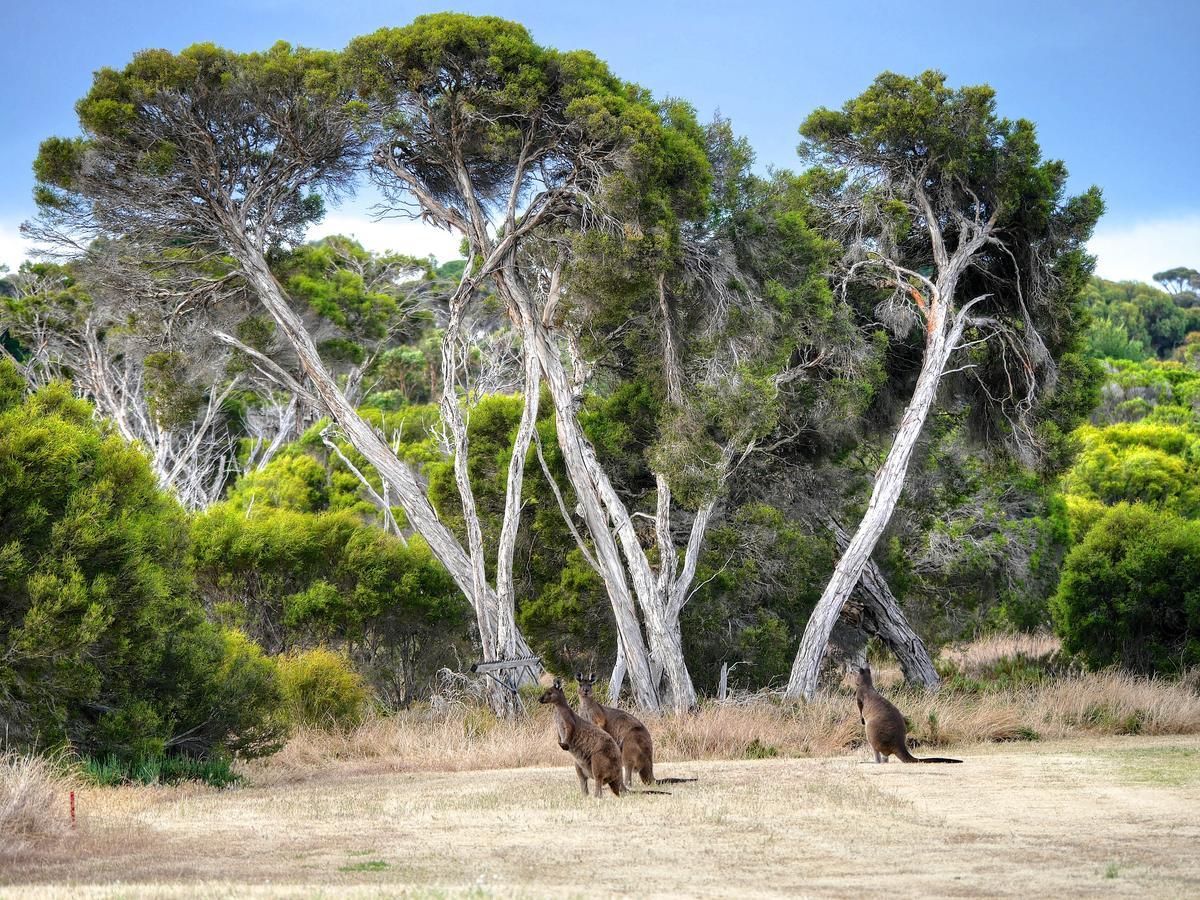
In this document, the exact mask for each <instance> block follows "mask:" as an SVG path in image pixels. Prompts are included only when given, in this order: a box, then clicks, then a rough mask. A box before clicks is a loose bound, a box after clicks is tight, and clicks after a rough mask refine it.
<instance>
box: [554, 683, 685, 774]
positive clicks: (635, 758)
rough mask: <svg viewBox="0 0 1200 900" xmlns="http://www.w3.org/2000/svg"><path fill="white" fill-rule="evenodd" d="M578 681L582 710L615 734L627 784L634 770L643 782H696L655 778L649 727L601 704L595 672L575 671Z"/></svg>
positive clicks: (580, 707) (652, 746)
mask: <svg viewBox="0 0 1200 900" xmlns="http://www.w3.org/2000/svg"><path fill="white" fill-rule="evenodd" d="M575 680H576V681H578V682H579V711H580V712H581V713H583V716H584V718H586V719H591V720H592V721H593V722H594V723H596V724H597V725H599V726H600V727H601V728H603V729H604V730H605V731H607V732H608V733H609V734H611V735H612V737H613V740H614V741H616V742H617V746H618V747H620V748H621V768H622V771H623V775H624V778H625V787H632V786H633V773H634V772H636V773H637V774H638V775H639V776H640V777H641V779H642V783H643V784H682V783H683V782H685V781H695V780H696V779H695V778H655V777H654V743H653V741H651V740H650V730H649V729H648V728H646V726H645V725H643V724H642V723H641V721H640V720H639V719H638V718H637V717H636V716H632V715H630V714H629V713H627V712H625V711H624V710H622V709H617V708H616V707H613V706H602V705H600V703H598V702H597V701H596V698H595V697H594V696H592V685H594V684H595V683H596V673H595V672H593V673H592V674H591V675H590V676H588V677H587V678H584V677H583V675H582V674H580V673H578V672H576V673H575Z"/></svg>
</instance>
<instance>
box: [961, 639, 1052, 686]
mask: <svg viewBox="0 0 1200 900" xmlns="http://www.w3.org/2000/svg"><path fill="white" fill-rule="evenodd" d="M1061 652H1062V640H1061V639H1059V637H1058V636H1057V635H1055V634H1051V633H1050V632H1048V631H1040V632H1036V633H1034V634H1022V633H1020V632H1012V633H1004V632H998V633H996V634H991V635H988V636H986V637H981V638H977V639H976V640H974V641H971V642H970V643H968V644H963V645H959V646H953V647H947V648H946V649H944V650H943V651H942V652H941V655H940V659H941V660H942V661H943V662H948V663H950V664H952V665H953V666H954V667H955V668H957V669H958V670H960V671H961V672H963V673H964V674H966V675H972V676H977V675H980V674H983V673H984V672H986V671H987V670H988V669H990V668H992V667H993V666H995V665H996V664H997V663H999V662H1001V661H1003V660H1015V659H1020V658H1024V659H1027V660H1032V661H1036V662H1040V663H1047V662H1050V661H1052V660H1054V659H1055V658H1056V657H1058V656H1059V654H1060V653H1061Z"/></svg>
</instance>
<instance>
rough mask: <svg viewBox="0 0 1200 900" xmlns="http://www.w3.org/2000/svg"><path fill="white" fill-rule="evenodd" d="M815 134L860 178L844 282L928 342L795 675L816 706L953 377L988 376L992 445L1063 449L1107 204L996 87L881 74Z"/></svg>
mask: <svg viewBox="0 0 1200 900" xmlns="http://www.w3.org/2000/svg"><path fill="white" fill-rule="evenodd" d="M801 132H802V134H803V135H804V137H805V138H806V139H807V141H808V149H809V150H810V152H811V153H812V154H813V155H814V156H815V157H816V158H818V159H819V160H820V161H822V162H824V163H826V164H827V165H830V166H832V167H835V168H838V169H840V170H842V171H843V172H844V173H845V174H846V177H847V179H848V180H847V182H846V184H845V187H844V189H843V190H842V191H841V192H840V193H838V194H837V195H836V196H835V198H834V200H833V201H832V202H833V203H834V204H836V205H838V207H839V208H838V209H837V210H836V211H833V212H834V214H832V215H830V216H829V220H830V221H835V222H840V223H842V224H843V226H844V229H843V230H842V231H841V233H840V234H839V235H838V237H839V238H840V239H841V240H842V241H843V242H844V243H845V244H846V246H847V256H846V263H845V270H844V273H843V283H844V284H849V283H853V282H860V283H865V284H867V285H869V286H871V287H874V288H876V289H879V290H881V291H883V292H884V296H885V299H884V300H883V301H882V302H881V303H880V305H879V307H878V314H879V316H880V318H881V319H883V320H884V321H886V322H888V323H889V324H891V325H892V327H893V330H894V331H895V332H896V333H897V334H898V335H901V336H902V335H904V334H906V333H907V332H908V331H909V329H910V328H911V327H912V326H913V325H914V324H915V325H918V326H920V329H921V331H922V333H923V339H924V358H923V362H922V366H921V370H920V373H919V375H918V377H917V381H916V385H915V387H914V389H913V393H912V397H911V399H910V401H909V403H908V405H907V407H906V408H905V410H904V413H903V415H902V417H901V420H900V423H899V425H898V427H897V429H896V433H895V438H894V440H893V442H892V445H891V448H890V449H889V451H888V453H887V456H886V458H885V460H884V463H883V465H882V467H881V468H880V469H879V471H878V473H877V474H876V477H875V483H874V487H873V490H872V492H871V497H870V500H869V502H868V504H867V508H866V511H865V513H864V514H863V518H862V520H861V522H860V523H859V525H858V528H857V529H856V531H855V532H854V534H853V536H852V537H851V538H850V541H849V543H848V544H847V546H846V548H845V551H844V552H843V554H842V556H841V559H839V561H838V564H837V566H836V567H835V569H834V572H833V576H832V578H831V579H830V581H829V584H828V586H827V587H826V589H825V592H824V593H823V594H822V596H821V599H820V601H819V602H818V604H817V607H816V609H815V610H814V611H813V614H812V618H811V619H810V621H809V623H808V626H807V628H806V629H805V633H804V637H803V639H802V640H801V643H800V648H799V651H798V652H797V655H796V660H795V664H794V665H793V667H792V674H791V678H790V680H789V682H788V689H787V692H788V694H789V695H790V696H803V697H805V698H811V697H812V696H813V694H814V692H815V691H816V689H817V676H818V672H819V667H820V662H821V658H822V656H823V654H824V652H825V647H826V644H827V642H828V640H829V634H830V631H831V630H832V628H833V626H834V623H835V622H836V621H837V617H838V614H839V612H840V611H841V609H842V606H843V604H844V603H845V602H846V600H847V598H848V597H849V596H850V594H851V592H852V591H853V590H854V589H855V586H856V585H857V584H858V583H859V580H860V578H861V577H862V574H863V571H864V569H865V568H866V566H867V565H868V564H869V562H870V558H871V553H872V551H873V550H874V548H875V545H876V543H877V542H878V541H879V538H880V536H881V535H882V534H883V531H884V529H885V528H886V527H887V524H888V521H889V519H890V518H891V515H892V512H893V511H894V509H895V507H896V504H897V501H898V500H899V498H900V494H901V492H902V490H903V489H904V481H905V476H906V473H907V470H908V466H909V461H910V460H911V458H912V454H913V450H914V448H915V447H916V445H917V441H918V439H919V437H920V434H921V429H922V426H923V425H924V423H925V420H926V417H927V416H928V414H929V411H930V409H931V408H932V407H933V405H934V403H935V402H936V401H937V397H938V392H939V389H940V388H941V387H942V384H943V381H944V380H945V379H946V378H947V376H949V375H953V374H956V373H958V374H961V375H963V376H965V377H966V378H968V379H970V380H971V381H972V382H973V384H972V390H975V391H977V396H976V399H977V404H976V406H977V407H978V411H977V413H976V417H977V422H978V423H979V424H980V425H981V427H980V431H981V432H982V434H981V436H982V437H983V438H984V440H985V441H988V442H991V443H993V444H1003V445H1007V446H1008V448H1009V449H1011V450H1013V451H1015V452H1018V453H1020V454H1023V455H1025V456H1026V457H1028V458H1032V457H1033V456H1035V455H1036V454H1037V453H1039V452H1046V451H1047V450H1051V449H1053V448H1052V447H1051V445H1052V444H1053V443H1054V441H1055V439H1056V435H1055V434H1054V432H1055V430H1056V422H1055V417H1056V416H1058V415H1062V414H1064V410H1062V409H1059V408H1058V407H1060V406H1061V405H1062V403H1063V401H1062V397H1063V396H1068V397H1069V395H1070V390H1066V389H1064V386H1063V385H1061V384H1059V383H1058V380H1059V376H1060V375H1061V374H1063V373H1064V372H1065V375H1066V377H1067V378H1068V379H1069V378H1071V377H1074V374H1075V373H1074V370H1073V366H1074V365H1075V364H1074V363H1073V362H1070V361H1068V364H1067V365H1066V366H1060V363H1061V362H1062V361H1063V359H1064V358H1066V357H1070V356H1071V354H1072V353H1073V352H1075V351H1076V350H1077V349H1078V346H1077V345H1078V311H1077V302H1076V297H1077V294H1078V292H1079V290H1080V288H1081V286H1082V283H1083V281H1084V280H1085V279H1086V276H1087V274H1088V272H1089V271H1090V266H1091V260H1090V258H1089V257H1088V256H1087V255H1086V252H1085V250H1084V245H1085V242H1086V241H1087V239H1088V237H1089V236H1090V234H1091V230H1092V227H1093V225H1094V224H1095V222H1096V220H1097V218H1098V217H1099V215H1100V212H1101V209H1102V204H1101V201H1100V196H1099V191H1098V190H1097V189H1095V188H1093V189H1092V190H1091V191H1089V192H1088V193H1086V194H1084V195H1082V196H1079V197H1074V198H1070V199H1066V198H1065V195H1064V186H1065V182H1066V169H1065V167H1064V166H1063V165H1062V164H1061V163H1059V162H1056V161H1043V160H1042V158H1041V154H1040V150H1039V149H1038V145H1037V141H1036V138H1035V136H1034V129H1033V125H1032V124H1031V123H1029V122H1028V121H1025V120H1018V121H1015V122H1013V121H1009V120H1006V119H1001V118H999V117H998V116H997V115H996V113H995V108H994V93H993V91H992V90H991V88H988V87H986V86H985V87H970V88H963V89H959V90H951V89H949V88H947V87H946V85H945V77H944V76H943V75H941V74H940V73H937V72H926V73H925V74H923V75H921V76H919V77H918V78H915V79H913V78H906V77H903V76H899V75H894V74H891V73H888V74H885V75H881V76H880V77H879V78H878V79H877V80H876V82H875V84H874V85H873V86H872V87H871V88H870V89H869V90H868V91H866V92H865V93H864V94H863V95H862V96H860V97H858V98H856V99H854V100H851V101H850V102H849V103H847V104H846V105H845V107H843V109H842V110H840V111H832V110H827V109H821V110H818V111H817V112H816V113H814V114H813V115H812V116H810V117H809V119H808V120H807V121H806V122H805V124H804V125H803V127H802V128H801ZM955 353H958V354H959V360H958V365H957V366H956V367H954V368H951V358H952V356H953V355H954V354H955ZM1056 393H1057V395H1058V396H1057V397H1056ZM1056 404H1057V406H1056ZM989 411H995V412H998V413H999V415H998V416H996V417H995V418H991V419H988V418H987V417H986V416H987V413H988V412H989Z"/></svg>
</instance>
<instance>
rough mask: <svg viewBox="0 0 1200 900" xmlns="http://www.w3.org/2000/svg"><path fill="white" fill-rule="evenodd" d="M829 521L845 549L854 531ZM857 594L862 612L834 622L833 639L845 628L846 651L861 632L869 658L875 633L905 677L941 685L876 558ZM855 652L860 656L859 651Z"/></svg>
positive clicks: (926, 684)
mask: <svg viewBox="0 0 1200 900" xmlns="http://www.w3.org/2000/svg"><path fill="white" fill-rule="evenodd" d="M829 524H830V528H831V529H832V530H833V533H834V536H835V537H836V539H837V543H838V549H839V550H843V551H844V550H845V549H846V547H847V546H849V544H850V535H848V534H847V533H846V530H845V529H844V528H842V526H841V525H840V524H838V523H837V522H836V521H833V520H830V523H829ZM854 596H855V597H857V598H858V600H859V602H860V604H861V608H860V609H859V611H858V614H857V615H856V616H853V617H852V618H853V620H854V621H851V622H847V616H845V615H842V616H841V617H840V618H839V619H838V622H837V625H835V626H834V635H833V637H831V639H830V642H831V643H837V639H836V638H837V632H838V630H839V629H844V631H845V634H844V639H843V640H842V642H841V643H842V645H843V650H844V651H845V650H849V649H850V644H851V641H853V640H855V638H856V635H855V634H854V632H858V633H861V634H862V635H863V645H864V647H863V654H864V656H863V662H865V638H866V637H867V636H869V635H874V636H876V637H878V638H879V639H880V640H881V641H883V643H884V646H886V647H887V648H888V649H889V650H890V651H891V652H892V655H893V656H895V657H896V661H897V662H898V663H900V671H901V672H903V673H904V680H905V681H907V682H908V683H909V684H916V685H920V686H921V687H927V688H935V687H937V686H938V684H939V683H940V681H941V679H940V678H939V677H938V673H937V670H936V669H935V668H934V667H933V660H932V659H931V658H930V656H929V650H928V649H927V648H926V647H925V642H924V641H922V640H921V637H920V635H918V634H917V633H916V632H915V631H913V629H912V626H910V625H909V624H908V620H907V619H905V618H904V613H903V612H901V611H900V603H899V602H898V601H897V600H896V596H895V594H893V593H892V589H891V588H890V587H888V583H887V579H885V578H884V577H883V572H881V571H880V570H879V566H877V565H875V562H874V560H868V562H867V565H866V567H865V568H864V569H863V574H862V578H861V579H860V580H859V582H858V588H857V590H856V591H855V592H854ZM854 655H855V658H857V653H855V654H854Z"/></svg>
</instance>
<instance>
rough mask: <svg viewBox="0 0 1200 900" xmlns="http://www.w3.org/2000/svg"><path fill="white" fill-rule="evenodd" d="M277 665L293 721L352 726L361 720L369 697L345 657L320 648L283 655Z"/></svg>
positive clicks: (300, 723)
mask: <svg viewBox="0 0 1200 900" xmlns="http://www.w3.org/2000/svg"><path fill="white" fill-rule="evenodd" d="M276 665H277V668H278V671H279V682H280V686H281V688H282V690H283V700H284V709H285V713H286V715H287V718H288V720H289V721H290V722H292V723H293V724H296V725H310V726H315V727H319V728H321V727H324V728H328V727H329V726H334V727H337V728H352V727H354V726H355V725H357V724H359V722H361V721H362V718H363V714H364V713H365V712H366V709H367V706H368V704H369V702H370V696H369V694H368V693H367V688H366V685H365V684H364V683H363V680H362V678H361V677H360V676H359V675H358V673H356V672H355V671H354V670H353V669H352V668H351V667H350V661H349V660H348V659H346V657H344V656H339V655H338V654H336V653H333V652H331V651H329V650H325V649H323V648H318V649H316V650H309V651H307V652H306V653H296V654H292V655H288V656H280V657H278V658H277V660H276Z"/></svg>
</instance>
